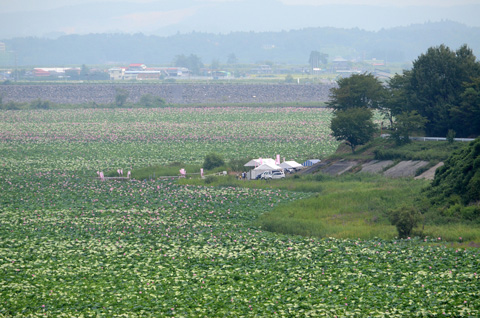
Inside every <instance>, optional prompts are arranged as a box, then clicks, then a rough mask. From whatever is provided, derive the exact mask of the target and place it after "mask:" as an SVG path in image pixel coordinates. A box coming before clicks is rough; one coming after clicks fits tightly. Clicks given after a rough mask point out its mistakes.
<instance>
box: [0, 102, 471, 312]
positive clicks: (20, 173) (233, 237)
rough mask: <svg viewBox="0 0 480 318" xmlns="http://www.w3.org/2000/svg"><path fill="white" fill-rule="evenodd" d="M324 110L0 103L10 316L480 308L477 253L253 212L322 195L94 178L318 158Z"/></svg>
mask: <svg viewBox="0 0 480 318" xmlns="http://www.w3.org/2000/svg"><path fill="white" fill-rule="evenodd" d="M329 119H330V112H329V111H328V110H324V109H303V108H282V109H274V108H241V107H235V108H165V109H136V110H104V109H94V110H68V111H4V112H1V113H0V151H1V152H0V153H1V159H2V160H1V166H0V193H1V197H0V202H1V205H0V317H253V316H258V317H270V316H273V317H274V316H278V317H285V316H288V317H308V316H310V317H321V316H325V317H335V316H338V317H344V316H355V317H368V316H371V317H395V316H396V317H405V316H439V317H458V316H472V317H476V316H479V315H480V300H479V299H480V280H479V278H478V273H479V269H480V258H479V254H480V251H479V250H478V249H466V250H465V249H453V248H448V247H446V246H445V244H442V243H441V238H430V239H428V238H427V239H421V240H420V239H408V240H395V241H382V240H378V239H372V240H367V241H365V240H358V239H357V240H355V239H351V240H336V239H329V238H322V239H319V238H309V237H297V236H286V235H280V234H276V233H270V232H266V231H263V230H262V229H261V228H258V227H256V226H255V220H256V218H257V217H258V216H259V215H260V214H262V213H264V212H267V211H271V210H272V209H275V207H276V206H279V205H286V204H288V203H289V202H291V201H293V200H302V199H303V198H306V196H309V195H312V194H305V193H294V192H288V191H280V190H264V189H247V188H233V187H230V188H212V187H200V186H192V185H180V184H178V183H176V181H175V180H163V181H161V180H132V181H128V182H121V181H100V180H98V179H97V178H95V177H96V171H99V170H101V171H108V170H109V169H118V168H121V169H123V170H124V171H126V170H132V171H134V170H135V168H137V167H145V166H149V165H153V164H165V163H169V162H174V161H179V162H185V163H197V164H200V163H201V162H202V161H203V158H204V156H205V154H207V153H209V152H212V151H215V152H217V153H220V154H222V155H223V156H224V158H226V159H228V158H237V157H267V156H268V157H272V156H273V155H275V154H277V153H279V154H281V156H282V157H283V156H284V157H287V159H294V160H295V159H297V160H304V159H309V158H318V157H323V156H325V155H327V154H329V153H331V152H332V151H334V150H335V148H336V145H337V142H336V141H334V140H333V139H332V138H331V137H330V135H329V130H328V122H329Z"/></svg>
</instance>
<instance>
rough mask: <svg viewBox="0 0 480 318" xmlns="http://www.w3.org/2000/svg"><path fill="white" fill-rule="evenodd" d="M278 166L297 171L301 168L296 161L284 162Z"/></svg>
mask: <svg viewBox="0 0 480 318" xmlns="http://www.w3.org/2000/svg"><path fill="white" fill-rule="evenodd" d="M279 166H280V167H282V168H283V169H295V170H299V169H302V168H303V166H302V165H301V164H299V163H298V162H296V161H284V162H282V163H281V164H279Z"/></svg>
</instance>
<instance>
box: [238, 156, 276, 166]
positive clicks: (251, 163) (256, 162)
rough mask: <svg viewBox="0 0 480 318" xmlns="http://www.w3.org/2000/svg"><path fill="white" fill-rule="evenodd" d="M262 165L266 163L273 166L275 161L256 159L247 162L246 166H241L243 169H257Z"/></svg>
mask: <svg viewBox="0 0 480 318" xmlns="http://www.w3.org/2000/svg"><path fill="white" fill-rule="evenodd" d="M264 163H268V164H273V165H275V160H273V159H271V158H263V159H262V158H258V159H252V160H250V161H249V162H247V163H246V164H244V165H243V166H244V167H259V166H261V165H262V164H264Z"/></svg>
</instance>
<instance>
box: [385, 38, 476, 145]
mask: <svg viewBox="0 0 480 318" xmlns="http://www.w3.org/2000/svg"><path fill="white" fill-rule="evenodd" d="M479 78H480V62H477V60H476V57H475V55H473V51H472V50H471V49H470V48H469V47H468V46H467V45H463V46H462V47H460V48H459V49H458V50H456V51H452V50H450V48H448V47H447V46H445V45H440V46H439V47H431V48H429V49H428V50H427V52H426V53H425V54H422V55H420V56H419V57H418V59H416V60H415V61H414V62H413V68H412V69H411V70H410V71H405V72H404V73H403V75H396V76H395V77H394V78H393V79H392V80H391V81H390V85H389V88H388V91H389V95H388V96H389V100H388V98H387V102H386V103H385V107H387V108H390V109H391V112H392V116H397V115H399V114H401V113H403V112H409V111H416V112H418V114H419V115H420V116H422V117H424V118H425V119H426V124H425V131H426V134H427V136H437V137H438V136H440V137H444V136H446V135H447V132H448V131H449V130H453V131H455V132H456V135H457V136H459V137H468V136H471V135H475V136H478V135H479V134H480V125H478V124H477V123H479V122H480V112H479V111H478V96H479V92H480V90H479V88H480V86H479V85H478V83H479V82H480V80H479Z"/></svg>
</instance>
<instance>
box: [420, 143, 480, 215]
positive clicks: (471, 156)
mask: <svg viewBox="0 0 480 318" xmlns="http://www.w3.org/2000/svg"><path fill="white" fill-rule="evenodd" d="M426 195H427V197H428V198H429V200H430V204H431V206H432V207H433V208H434V209H438V210H440V211H441V212H442V213H443V214H449V213H450V214H451V212H452V210H450V212H448V211H449V209H450V207H451V206H454V205H457V204H460V205H461V206H463V207H467V206H477V208H469V209H468V212H466V213H458V214H457V213H454V214H457V215H459V216H462V217H463V216H466V215H468V219H472V218H474V217H475V218H477V217H479V216H480V213H478V212H475V211H479V210H480V209H479V208H478V206H479V204H480V138H477V139H476V140H475V141H472V142H471V143H470V144H469V145H468V146H467V147H465V148H463V149H461V150H459V151H457V152H455V153H454V154H453V155H452V156H450V157H449V158H448V159H447V160H446V161H445V165H444V166H443V167H441V168H439V169H438V170H437V172H436V174H435V179H434V180H433V182H432V184H431V186H430V187H429V188H428V189H427V190H426ZM455 209H458V207H457V208H455ZM472 213H473V215H472Z"/></svg>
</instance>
